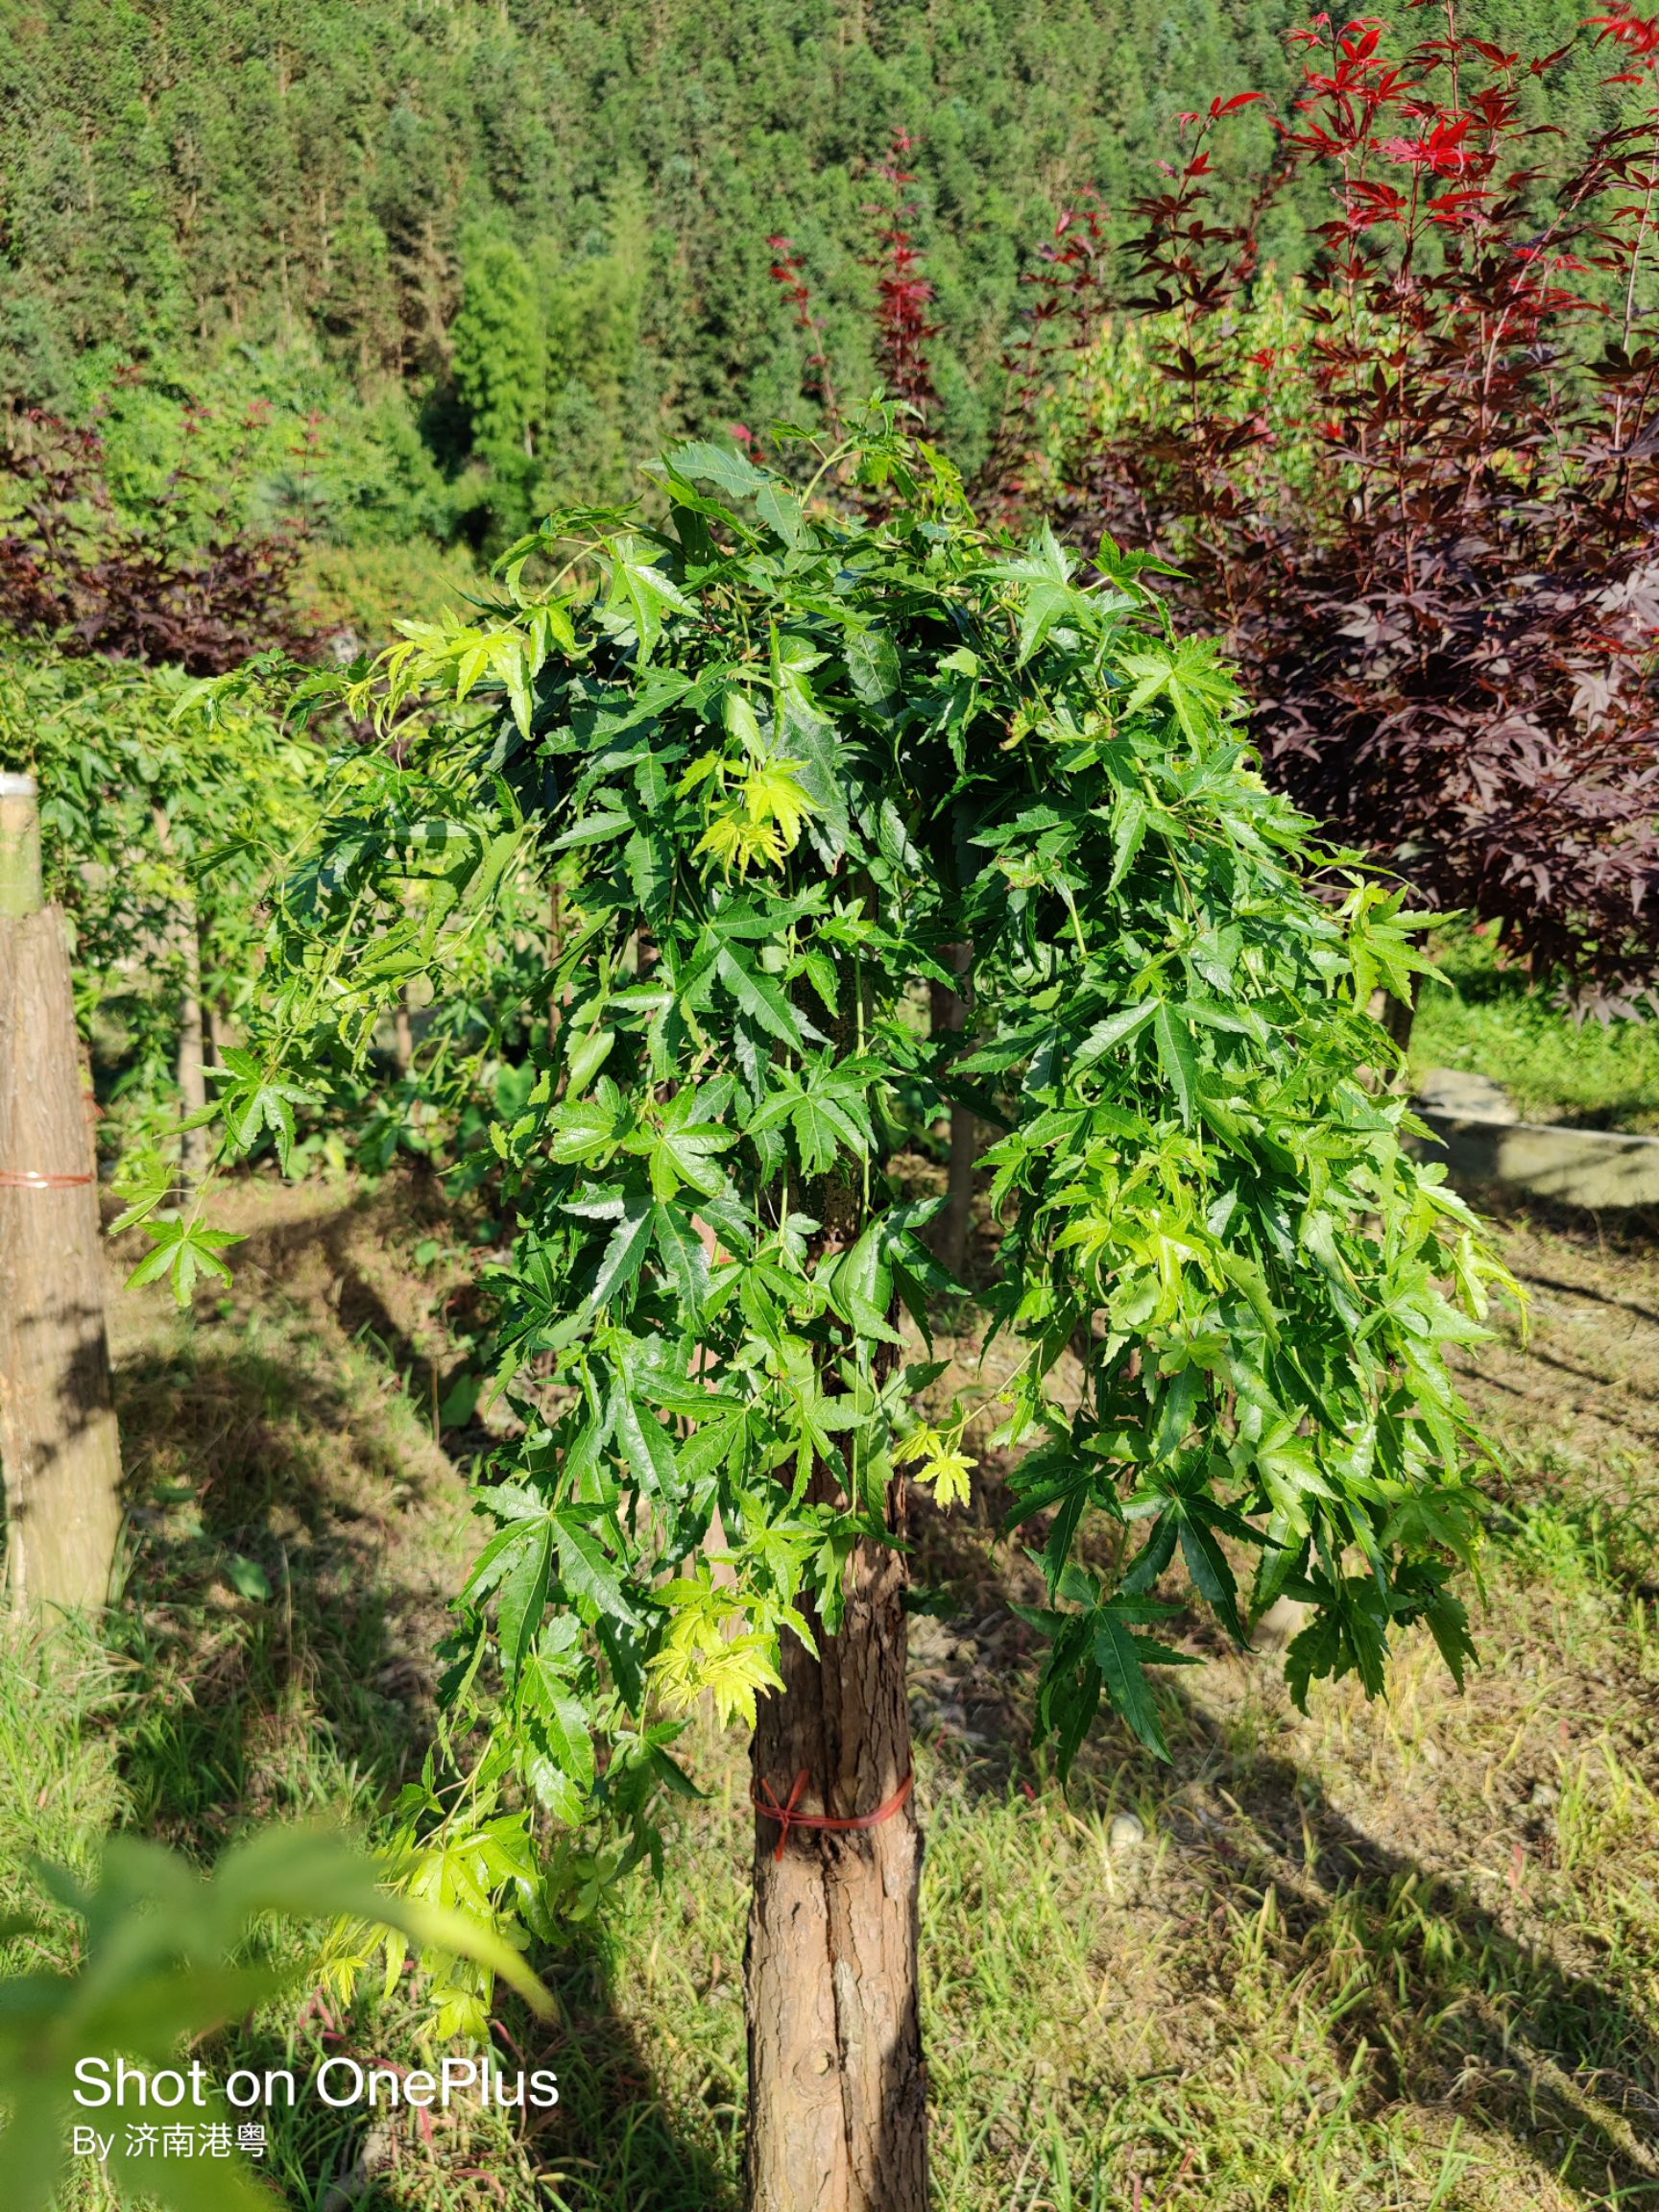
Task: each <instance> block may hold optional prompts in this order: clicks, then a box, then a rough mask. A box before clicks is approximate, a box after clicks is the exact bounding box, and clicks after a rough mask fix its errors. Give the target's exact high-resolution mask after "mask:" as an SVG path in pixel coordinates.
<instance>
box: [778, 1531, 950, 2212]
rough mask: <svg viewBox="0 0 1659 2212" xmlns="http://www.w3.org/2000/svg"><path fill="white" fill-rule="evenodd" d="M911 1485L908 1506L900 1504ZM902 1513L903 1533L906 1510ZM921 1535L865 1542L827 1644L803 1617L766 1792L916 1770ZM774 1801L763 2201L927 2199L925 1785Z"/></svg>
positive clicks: (834, 2206)
mask: <svg viewBox="0 0 1659 2212" xmlns="http://www.w3.org/2000/svg"><path fill="white" fill-rule="evenodd" d="M900 1503H901V1502H900V1500H899V1499H897V1498H895V1500H894V1501H893V1504H894V1507H895V1512H897V1511H898V1510H899V1509H900ZM890 1525H891V1526H893V1527H895V1528H896V1529H898V1530H899V1532H900V1533H901V1534H902V1528H900V1524H899V1522H898V1520H897V1519H894V1520H892V1522H891V1524H890ZM905 1582H906V1571H905V1565H904V1556H903V1553H902V1552H901V1551H897V1550H895V1549H891V1548H889V1547H887V1546H885V1545H876V1544H860V1546H859V1547H858V1551H857V1553H856V1555H855V1557H854V1563H853V1567H852V1571H851V1575H850V1581H849V1595H848V1599H847V1615H846V1620H845V1622H844V1623H843V1625H842V1629H841V1633H840V1634H839V1635H838V1636H830V1637H826V1636H824V1635H822V1633H821V1632H820V1633H819V1638H818V1640H819V1646H820V1648H821V1650H822V1653H823V1657H822V1659H821V1660H819V1659H814V1658H813V1657H812V1656H811V1654H810V1653H809V1652H808V1651H807V1650H806V1649H805V1647H804V1646H802V1645H801V1644H800V1643H798V1642H797V1641H796V1640H795V1638H793V1637H791V1636H788V1635H785V1637H784V1640H783V1651H782V1656H781V1671H782V1674H783V1679H784V1683H785V1685H786V1687H785V1689H784V1690H783V1691H782V1692H781V1694H779V1695H774V1696H771V1697H767V1698H764V1699H762V1701H761V1705H760V1716H759V1725H758V1726H757V1729H756V1731H755V1743H754V1751H753V1763H754V1775H755V1788H756V1792H757V1795H764V1794H765V1793H766V1792H768V1791H770V1792H771V1794H772V1795H773V1797H775V1798H776V1799H778V1800H780V1801H781V1800H784V1799H786V1798H787V1797H788V1795H789V1792H790V1790H791V1787H792V1785H793V1783H794V1780H795V1777H796V1776H797V1775H798V1774H799V1773H801V1772H802V1771H803V1769H805V1772H806V1774H807V1775H808V1777H809V1781H808V1784H807V1787H806V1790H805V1793H804V1794H803V1796H802V1798H801V1800H800V1806H801V1809H802V1810H804V1811H812V1812H820V1811H827V1812H829V1813H831V1814H836V1815H858V1814H864V1813H871V1812H874V1811H876V1810H877V1808H878V1807H879V1806H881V1805H883V1804H885V1803H886V1801H887V1800H888V1799H889V1798H890V1797H891V1796H892V1794H893V1792H894V1791H895V1790H897V1789H898V1788H899V1786H900V1785H901V1784H902V1782H903V1781H904V1780H905V1778H906V1776H907V1775H908V1774H909V1772H910V1708H909V1702H908V1698H907V1695H906V1692H905V1680H904V1660H905V1624H904V1588H905ZM778 1839H779V1827H778V1824H777V1822H776V1821H774V1820H771V1819H769V1818H766V1817H765V1816H763V1815H757V1819H756V1836H755V1898H754V1904H753V1907H752V1909H751V1911H750V1918H749V1954H748V1966H747V1981H748V2005H749V2145H748V2173H749V2205H750V2212H926V2205H927V2133H926V2127H927V2106H926V2072H925V2070H924V2066H923V2060H922V2028H921V2018H920V2013H919V2010H918V2004H917V1889H918V1883H919V1879H920V1875H921V1866H922V1836H921V1831H920V1829H919V1827H918V1826H917V1822H916V1815H915V1810H914V1806H913V1803H912V1802H911V1800H909V1799H908V1798H907V1799H906V1800H905V1802H904V1803H903V1804H902V1806H901V1807H900V1809H899V1811H898V1812H897V1813H896V1814H895V1815H893V1816H892V1817H891V1818H889V1819H886V1820H883V1821H882V1822H881V1824H880V1825H879V1826H878V1827H875V1828H869V1829H864V1830H861V1831H854V1832H852V1833H840V1834H837V1833H833V1832H822V1831H816V1830H811V1829H807V1830H793V1831H791V1832H790V1834H789V1836H788V1839H787V1841H786V1842H785V1845H784V1849H783V1854H782V1857H781V1859H780V1858H778V1857H777V1856H776V1854H777V1848H778Z"/></svg>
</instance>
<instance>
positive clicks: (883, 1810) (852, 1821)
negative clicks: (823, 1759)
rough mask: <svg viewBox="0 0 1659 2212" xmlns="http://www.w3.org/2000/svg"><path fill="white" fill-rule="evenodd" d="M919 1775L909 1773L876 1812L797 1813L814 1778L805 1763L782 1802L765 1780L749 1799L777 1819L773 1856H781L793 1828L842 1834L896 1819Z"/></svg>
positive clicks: (877, 1825) (750, 1793) (776, 1857)
mask: <svg viewBox="0 0 1659 2212" xmlns="http://www.w3.org/2000/svg"><path fill="white" fill-rule="evenodd" d="M915 1779H916V1776H915V1773H914V1771H912V1772H910V1773H908V1774H906V1775H905V1777H904V1779H903V1781H902V1782H901V1783H900V1785H899V1787H898V1789H897V1790H895V1791H894V1792H893V1794H892V1796H891V1797H889V1798H888V1800H887V1802H886V1803H885V1804H884V1805H878V1806H877V1808H876V1810H875V1812H874V1813H797V1812H796V1810H795V1808H796V1806H797V1805H799V1804H800V1802H801V1800H802V1798H803V1797H804V1796H805V1793H806V1785H807V1783H808V1782H809V1781H810V1780H811V1776H810V1774H809V1773H808V1772H807V1769H806V1768H805V1767H802V1769H801V1771H800V1773H799V1774H797V1775H796V1777H795V1787H794V1788H793V1789H792V1790H791V1791H790V1792H789V1795H788V1797H787V1798H786V1799H785V1800H784V1802H783V1803H782V1804H781V1805H780V1804H779V1802H778V1800H777V1798H776V1797H774V1796H773V1794H772V1792H771V1791H770V1790H769V1789H767V1787H766V1784H765V1783H764V1782H762V1783H761V1785H760V1788H761V1791H763V1794H762V1795H760V1796H757V1795H756V1794H755V1792H754V1791H750V1792H749V1802H750V1804H751V1805H753V1806H754V1808H755V1810H756V1812H757V1813H763V1814H764V1815H766V1817H767V1819H768V1820H776V1821H777V1823H778V1826H779V1829H780V1831H781V1833H780V1835H779V1838H778V1848H777V1850H776V1851H774V1852H773V1854H772V1856H773V1858H774V1859H781V1858H782V1856H783V1846H784V1844H785V1843H787V1842H788V1840H789V1831H790V1829H791V1828H830V1829H834V1830H835V1831H836V1832H837V1833H838V1834H842V1833H845V1832H846V1830H848V1829H850V1828H879V1827H880V1825H881V1823H882V1821H883V1820H891V1819H892V1817H893V1815H894V1814H895V1813H897V1812H898V1810H899V1808H900V1806H901V1805H902V1804H903V1802H904V1800H905V1798H906V1797H908V1796H909V1794H910V1786H911V1784H912V1783H913V1782H914V1781H915Z"/></svg>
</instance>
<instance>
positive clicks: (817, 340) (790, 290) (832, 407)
mask: <svg viewBox="0 0 1659 2212" xmlns="http://www.w3.org/2000/svg"><path fill="white" fill-rule="evenodd" d="M766 243H767V245H768V246H770V247H771V249H772V252H773V257H774V258H773V262H772V281H773V283H774V284H776V285H777V286H778V288H779V290H780V291H781V293H782V295H783V297H784V299H785V300H787V301H788V302H789V304H790V306H791V307H793V308H794V310H795V327H796V329H797V330H804V331H805V333H806V336H807V338H808V339H809V340H810V341H811V347H812V350H811V351H810V352H809V353H808V354H807V356H806V361H805V371H806V386H807V389H808V390H809V391H810V392H811V393H812V394H813V396H814V397H816V399H817V401H818V403H819V405H820V406H821V407H822V408H823V410H824V414H825V418H826V420H827V421H829V422H838V421H840V416H841V410H840V407H839V406H838V404H837V402H836V398H835V387H834V384H833V382H832V381H831V379H830V374H829V354H828V353H827V352H826V350H825V347H824V332H825V322H824V318H823V316H822V315H820V314H819V313H818V312H817V310H816V309H815V308H814V307H813V304H812V288H811V286H810V285H809V284H808V283H807V281H806V264H805V261H804V260H803V259H802V256H801V254H800V253H799V252H797V250H796V247H795V243H794V240H793V239H791V238H788V237H786V236H784V235H783V233H782V232H779V233H778V234H777V235H775V236H774V237H771V238H768V239H767V241H766Z"/></svg>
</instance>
